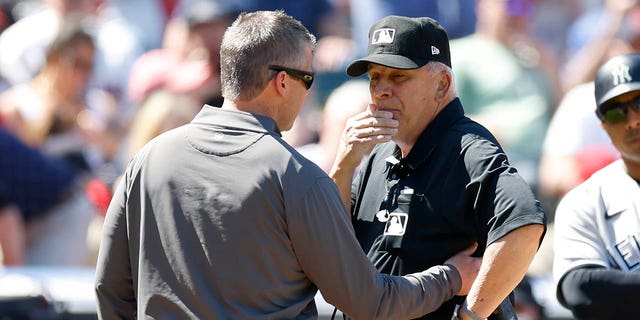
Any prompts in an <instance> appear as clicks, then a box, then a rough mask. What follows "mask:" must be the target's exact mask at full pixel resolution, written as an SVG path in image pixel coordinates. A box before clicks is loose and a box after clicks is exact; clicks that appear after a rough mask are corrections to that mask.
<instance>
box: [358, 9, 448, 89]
mask: <svg viewBox="0 0 640 320" xmlns="http://www.w3.org/2000/svg"><path fill="white" fill-rule="evenodd" d="M429 61H438V62H442V63H444V64H446V65H447V66H449V67H451V53H450V50H449V37H448V36H447V32H446V31H445V30H444V28H442V26H441V25H440V23H438V21H436V20H435V19H432V18H429V17H421V18H409V17H402V16H387V17H385V18H382V19H380V20H379V21H377V22H376V23H375V24H374V25H373V26H371V28H370V29H369V46H368V48H367V56H366V57H364V58H361V59H358V60H356V61H354V62H352V63H351V64H350V65H349V66H348V67H347V74H348V75H350V76H352V77H357V76H360V75H362V74H364V73H366V72H367V67H368V65H369V63H376V64H380V65H383V66H386V67H390V68H396V69H416V68H420V67H422V66H424V65H426V64H427V63H429Z"/></svg>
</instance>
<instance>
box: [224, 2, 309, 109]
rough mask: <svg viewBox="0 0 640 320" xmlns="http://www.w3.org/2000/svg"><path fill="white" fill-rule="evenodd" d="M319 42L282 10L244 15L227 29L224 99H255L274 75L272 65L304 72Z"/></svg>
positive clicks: (225, 38)
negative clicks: (306, 54)
mask: <svg viewBox="0 0 640 320" xmlns="http://www.w3.org/2000/svg"><path fill="white" fill-rule="evenodd" d="M315 43H316V38H315V36H313V35H312V34H311V33H310V32H309V31H308V30H307V28H305V27H304V26H303V25H302V23H300V21H298V20H296V19H294V18H293V17H291V16H289V15H287V14H286V13H284V12H283V11H281V10H276V11H257V12H250V13H242V14H240V16H238V18H237V19H236V20H235V21H234V22H233V24H232V25H231V26H230V27H229V28H228V29H227V31H226V32H225V34H224V37H223V39H222V45H221V48H220V76H221V82H222V96H223V97H225V98H227V99H231V100H238V99H243V100H250V99H252V98H255V97H256V96H257V95H258V94H259V93H260V92H261V91H262V90H263V89H264V87H265V85H266V84H267V82H268V81H269V79H271V77H272V75H273V71H270V70H269V68H268V67H269V65H272V64H275V65H282V66H288V67H292V68H296V67H298V68H300V67H302V65H303V63H304V50H305V49H307V48H309V49H311V50H313V49H314V46H315Z"/></svg>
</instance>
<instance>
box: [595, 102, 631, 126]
mask: <svg viewBox="0 0 640 320" xmlns="http://www.w3.org/2000/svg"><path fill="white" fill-rule="evenodd" d="M605 108H606V109H604V110H603V111H602V112H601V113H600V119H602V120H604V121H605V122H607V123H618V122H621V121H624V120H626V119H627V112H629V110H628V108H632V109H633V111H635V112H640V96H637V97H636V98H634V99H633V100H631V101H627V102H618V103H612V104H610V105H609V106H606V107H605Z"/></svg>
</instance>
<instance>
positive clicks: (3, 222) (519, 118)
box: [0, 0, 640, 274]
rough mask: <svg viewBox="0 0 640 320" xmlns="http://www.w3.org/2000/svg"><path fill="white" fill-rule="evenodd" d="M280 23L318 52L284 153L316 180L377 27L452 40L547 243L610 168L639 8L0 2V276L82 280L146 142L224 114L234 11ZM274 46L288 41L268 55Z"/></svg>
mask: <svg viewBox="0 0 640 320" xmlns="http://www.w3.org/2000/svg"><path fill="white" fill-rule="evenodd" d="M260 9H283V10H284V11H285V12H287V13H288V14H290V15H292V16H294V17H295V18H297V19H299V20H300V21H302V22H303V23H304V24H305V25H306V26H307V27H308V28H309V30H310V31H311V32H313V33H314V34H315V35H316V36H317V37H318V45H317V48H316V52H315V57H314V62H313V68H314V71H315V72H316V74H317V78H316V82H315V83H314V87H312V89H311V91H309V95H310V96H309V99H307V105H306V106H305V108H304V110H303V112H302V113H301V114H300V116H299V118H298V119H297V121H296V124H295V126H294V128H293V129H292V130H290V131H288V132H285V133H284V136H285V139H286V140H287V141H288V142H290V143H291V144H292V145H293V146H294V147H297V148H299V149H300V151H301V152H302V153H303V154H304V155H306V156H307V157H309V158H310V159H312V160H314V161H315V162H316V163H318V165H319V166H320V167H321V168H323V169H325V170H329V168H330V167H331V164H332V161H333V155H334V154H335V150H336V148H337V139H338V137H339V133H340V132H341V130H342V127H343V126H344V123H345V121H346V118H347V117H349V116H351V115H353V114H355V113H357V112H359V111H361V110H364V108H365V107H366V105H367V104H368V102H369V95H368V85H367V81H366V79H364V78H363V79H356V80H348V78H347V76H346V74H345V71H344V70H345V66H346V65H347V64H348V63H349V62H351V61H352V60H353V59H354V58H355V57H358V56H362V55H363V54H364V52H363V50H365V48H366V45H367V43H366V41H367V32H368V28H369V26H370V25H371V24H372V23H373V22H374V21H376V20H378V19H379V18H381V17H383V16H386V15H389V14H397V15H405V16H430V17H433V18H435V19H437V20H438V21H440V22H441V24H442V25H443V26H444V27H445V29H446V30H447V31H448V33H449V36H450V38H451V39H453V40H452V42H451V56H452V65H453V70H454V72H455V75H456V78H455V82H456V86H457V88H458V91H459V93H460V98H461V100H462V102H463V104H464V105H465V108H466V113H467V114H468V115H469V116H470V117H472V118H474V119H475V120H477V121H479V122H480V123H482V124H483V125H485V126H486V127H488V128H489V129H490V130H491V131H492V132H493V133H494V134H495V135H496V136H497V138H498V140H499V141H500V142H501V143H502V145H503V147H504V148H505V150H506V152H507V154H508V156H509V158H510V160H511V161H512V163H513V164H514V165H515V166H516V167H517V168H518V170H519V171H520V173H521V174H522V176H523V177H524V178H525V179H526V180H527V182H528V183H529V184H530V185H531V186H532V187H533V189H534V190H535V192H536V193H537V194H536V195H537V197H538V198H539V199H541V200H542V202H543V207H544V208H545V210H546V212H547V214H548V216H549V222H550V225H549V232H548V234H547V236H546V240H545V242H544V243H543V246H542V248H541V249H540V252H539V254H538V258H537V259H536V261H534V265H533V266H532V270H531V273H533V274H545V273H549V272H550V270H551V263H552V261H551V260H550V257H551V253H550V244H549V243H548V242H549V241H550V239H551V238H552V232H553V213H554V211H555V206H556V204H557V202H558V200H559V199H560V198H561V197H562V196H563V195H564V194H565V193H566V192H567V191H568V190H570V189H572V188H573V187H575V186H576V185H577V184H578V183H580V182H581V181H583V180H585V179H586V178H587V177H589V175H590V174H591V173H593V172H594V171H595V170H597V169H599V168H601V167H603V166H604V165H606V164H608V163H610V162H611V161H613V160H615V159H617V158H618V157H619V155H618V154H617V152H616V151H615V149H614V148H613V147H612V146H611V143H610V142H609V139H608V137H607V135H606V134H605V132H604V131H603V130H602V129H601V128H600V125H599V121H598V119H597V118H596V116H595V114H594V110H595V101H594V99H593V82H592V81H593V78H594V75H595V71H596V69H597V67H598V66H599V65H600V64H601V63H602V62H603V61H604V60H606V59H607V58H609V57H611V56H613V55H617V54H620V53H628V52H638V50H639V49H640V3H638V1H637V0H429V1H424V0H403V1H394V0H20V1H18V0H2V1H0V32H1V33H0V247H1V249H2V250H0V252H1V256H2V258H0V261H2V264H4V265H22V264H46V265H93V264H94V263H95V253H96V251H97V247H98V245H99V240H97V239H99V238H100V236H99V234H100V227H101V223H102V220H101V219H102V217H103V214H104V212H105V211H106V207H107V206H108V203H109V200H110V197H111V190H112V188H113V187H114V185H115V184H116V183H117V181H118V176H119V174H120V173H121V172H122V170H123V169H124V167H125V166H126V164H127V162H128V160H129V159H130V158H131V157H132V156H133V155H134V154H135V153H136V152H137V151H138V150H139V149H140V147H141V146H142V145H144V144H145V143H146V142H148V141H149V140H151V139H153V138H154V137H155V136H157V135H158V134H160V133H162V132H164V131H166V130H169V129H171V128H175V127H177V126H180V125H182V124H184V123H187V122H189V121H190V120H191V119H192V118H193V117H194V115H195V114H196V113H197V112H198V111H199V110H200V108H201V107H202V105H203V104H210V105H213V106H220V105H221V103H222V99H223V98H222V97H221V93H220V84H219V75H218V65H219V61H218V60H219V54H218V53H219V47H220V41H221V37H222V34H223V32H224V31H225V30H226V27H227V26H228V25H229V24H230V23H231V21H233V19H234V18H235V16H236V15H237V14H238V13H239V12H242V11H253V10H260ZM282 45H287V44H282Z"/></svg>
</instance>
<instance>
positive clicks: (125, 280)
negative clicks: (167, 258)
mask: <svg viewBox="0 0 640 320" xmlns="http://www.w3.org/2000/svg"><path fill="white" fill-rule="evenodd" d="M125 179H126V178H123V179H122V181H121V182H120V184H119V185H118V187H117V189H116V191H115V193H114V196H113V199H112V200H111V203H110V204H109V209H108V210H107V214H106V217H105V221H104V226H103V231H102V240H101V242H100V251H99V253H98V262H97V265H96V278H95V290H96V297H97V304H98V317H99V318H100V319H135V313H136V295H135V292H134V288H133V281H132V275H131V267H130V263H129V246H128V244H127V221H126V220H127V219H126V210H125V204H126V200H125V199H126V195H125V189H126V188H125V181H124V180H125Z"/></svg>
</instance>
